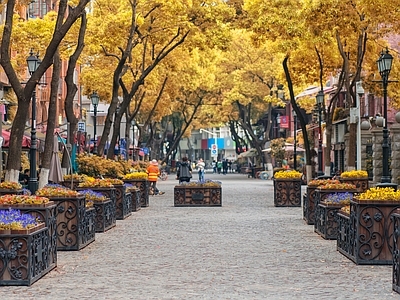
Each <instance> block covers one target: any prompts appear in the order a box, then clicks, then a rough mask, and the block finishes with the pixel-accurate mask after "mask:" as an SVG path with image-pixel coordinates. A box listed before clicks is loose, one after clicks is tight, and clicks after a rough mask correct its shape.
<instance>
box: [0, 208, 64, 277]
mask: <svg viewBox="0 0 400 300" xmlns="http://www.w3.org/2000/svg"><path fill="white" fill-rule="evenodd" d="M10 207H11V208H13V209H18V210H20V211H21V213H22V214H30V215H32V216H33V217H35V218H39V219H40V220H41V221H42V222H43V223H44V225H45V226H46V227H47V228H48V231H47V232H48V234H49V239H48V244H49V247H48V250H49V253H48V256H49V263H50V267H51V268H52V269H53V268H54V267H56V266H57V216H56V215H57V211H56V208H57V205H56V203H54V202H53V201H50V202H48V203H45V204H13V205H0V209H8V208H10Z"/></svg>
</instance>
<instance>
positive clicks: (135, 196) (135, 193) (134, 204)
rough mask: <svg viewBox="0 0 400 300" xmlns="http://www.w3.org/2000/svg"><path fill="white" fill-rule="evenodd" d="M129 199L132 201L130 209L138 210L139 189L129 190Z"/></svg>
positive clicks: (139, 206)
mask: <svg viewBox="0 0 400 300" xmlns="http://www.w3.org/2000/svg"><path fill="white" fill-rule="evenodd" d="M130 194H131V201H132V211H138V210H140V208H141V205H140V195H141V193H140V190H136V191H135V190H130Z"/></svg>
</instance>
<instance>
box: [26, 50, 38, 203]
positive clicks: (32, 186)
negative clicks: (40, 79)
mask: <svg viewBox="0 0 400 300" xmlns="http://www.w3.org/2000/svg"><path fill="white" fill-rule="evenodd" d="M26 62H27V64H28V71H29V74H30V76H32V74H33V73H34V72H35V71H36V70H37V68H38V67H39V65H40V63H41V61H40V59H39V57H38V56H37V55H33V52H32V50H31V52H30V53H29V57H28V58H27V59H26ZM36 151H37V140H36V85H35V88H34V89H33V91H32V122H31V147H30V150H29V169H30V172H29V182H28V188H29V190H30V191H31V193H32V195H34V194H35V193H36V190H37V183H38V181H37V170H36Z"/></svg>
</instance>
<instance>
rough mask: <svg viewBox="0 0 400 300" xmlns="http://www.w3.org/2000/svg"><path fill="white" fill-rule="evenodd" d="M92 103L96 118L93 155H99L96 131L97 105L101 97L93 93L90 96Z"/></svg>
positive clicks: (95, 121) (95, 119)
mask: <svg viewBox="0 0 400 300" xmlns="http://www.w3.org/2000/svg"><path fill="white" fill-rule="evenodd" d="M90 101H91V102H92V105H93V117H94V126H93V135H94V145H93V154H97V136H96V129H97V105H99V101H100V97H99V95H98V94H97V93H96V91H93V93H92V94H91V95H90Z"/></svg>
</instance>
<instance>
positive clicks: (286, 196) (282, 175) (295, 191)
mask: <svg viewBox="0 0 400 300" xmlns="http://www.w3.org/2000/svg"><path fill="white" fill-rule="evenodd" d="M299 174H300V176H299ZM274 206H276V207H300V206H301V173H300V172H297V171H278V172H276V173H275V175H274Z"/></svg>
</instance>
